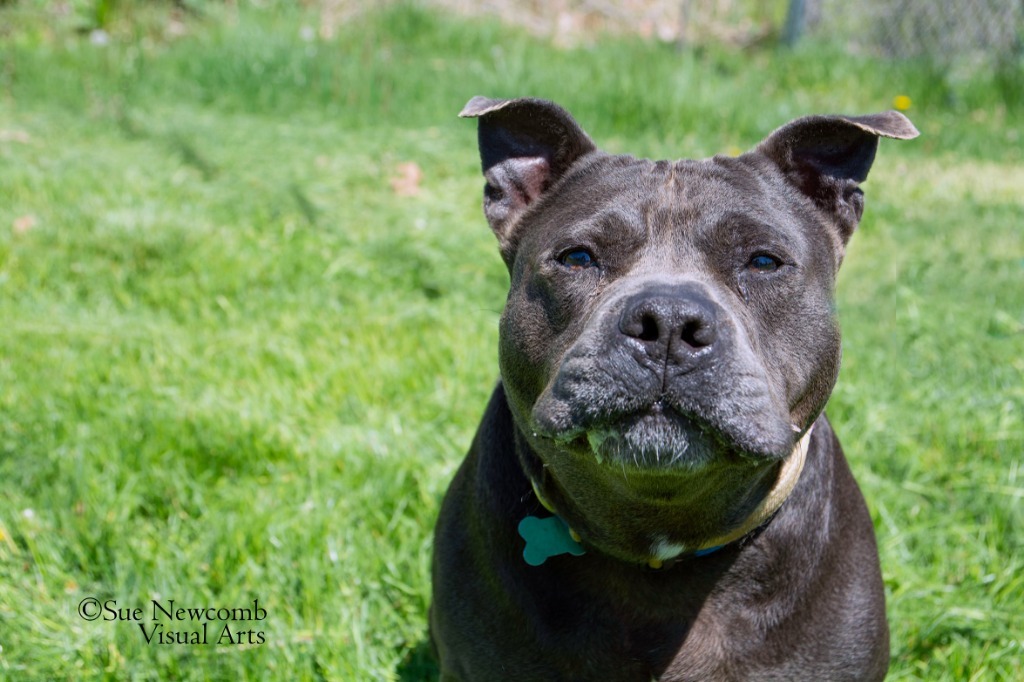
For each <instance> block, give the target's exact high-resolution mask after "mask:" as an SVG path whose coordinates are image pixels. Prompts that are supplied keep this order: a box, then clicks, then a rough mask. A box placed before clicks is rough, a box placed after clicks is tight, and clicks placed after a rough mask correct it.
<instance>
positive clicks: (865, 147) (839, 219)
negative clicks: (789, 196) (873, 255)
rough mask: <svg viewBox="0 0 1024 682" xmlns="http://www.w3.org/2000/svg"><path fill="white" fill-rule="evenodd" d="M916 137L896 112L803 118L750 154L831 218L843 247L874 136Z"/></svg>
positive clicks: (858, 208) (856, 213)
mask: <svg viewBox="0 0 1024 682" xmlns="http://www.w3.org/2000/svg"><path fill="white" fill-rule="evenodd" d="M918 135H919V133H918V130H917V128H915V127H914V124H913V123H911V122H910V120H909V119H908V118H907V117H906V116H904V115H903V114H901V113H899V112H898V111H886V112H882V113H880V114H870V115H868V116H807V117H805V118H798V119H797V120H795V121H792V122H790V123H787V124H786V125H784V126H782V127H781V128H779V129H778V130H776V131H775V132H774V133H772V134H771V135H769V136H768V137H767V138H766V139H765V140H764V141H763V142H761V144H759V145H758V146H757V149H756V150H755V151H758V152H761V153H762V154H765V155H766V156H767V157H768V158H770V159H771V160H772V161H774V162H775V163H776V164H777V165H778V166H779V168H781V169H782V171H783V173H785V174H786V176H787V177H788V178H789V181H790V182H792V183H793V184H794V185H795V186H796V187H797V188H798V189H799V190H800V191H801V192H803V193H804V194H805V195H807V196H808V197H810V198H811V199H812V200H813V201H814V203H815V204H817V205H818V207H819V208H821V209H822V210H823V211H825V212H826V213H828V214H829V215H831V216H833V218H834V219H835V221H836V224H837V225H838V227H839V232H840V235H841V237H842V239H843V243H844V244H845V243H846V242H847V240H849V238H850V235H852V234H853V231H854V230H855V229H856V227H857V223H859V222H860V217H861V214H862V213H863V212H864V193H863V192H862V191H861V189H860V187H859V186H858V185H859V184H860V183H861V182H863V181H864V180H865V179H866V178H867V177H868V171H869V170H870V169H871V164H872V163H873V162H874V160H875V151H876V150H877V149H878V138H879V137H890V138H893V139H897V140H909V139H912V138H915V137H917V136H918Z"/></svg>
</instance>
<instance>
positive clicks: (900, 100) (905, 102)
mask: <svg viewBox="0 0 1024 682" xmlns="http://www.w3.org/2000/svg"><path fill="white" fill-rule="evenodd" d="M910 104H911V102H910V98H909V97H907V96H906V95H896V96H895V97H893V98H892V105H893V106H894V107H896V108H897V109H898V110H899V111H906V110H907V109H909V108H910Z"/></svg>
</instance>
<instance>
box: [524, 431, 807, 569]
mask: <svg viewBox="0 0 1024 682" xmlns="http://www.w3.org/2000/svg"><path fill="white" fill-rule="evenodd" d="M813 430H814V425H813V424H812V425H811V428H809V429H807V432H806V433H804V435H803V437H801V438H800V440H799V441H797V443H796V445H794V446H793V450H792V451H791V452H790V453H789V456H788V457H786V459H784V460H783V461H782V468H781V469H779V476H778V478H777V479H776V481H775V485H773V486H772V489H771V490H770V491H768V494H767V495H766V496H765V498H764V499H763V500H761V503H760V504H758V505H757V507H756V508H755V509H754V511H753V512H751V513H750V516H748V517H747V519H746V521H744V522H743V523H742V524H740V525H739V526H738V527H737V528H736V529H735V530H733V531H732V532H730V533H728V534H726V535H723V536H720V537H717V538H714V539H713V540H710V541H708V542H706V543H704V544H703V545H701V546H700V547H698V548H696V549H695V550H693V553H694V554H696V555H697V556H703V555H705V554H710V553H712V552H714V551H715V550H717V549H720V548H722V547H725V546H726V545H728V544H731V543H733V542H736V541H737V540H739V539H740V538H742V537H743V536H745V535H747V534H748V533H751V532H752V531H754V530H755V529H757V528H758V527H759V526H760V525H761V524H763V523H764V522H765V521H767V520H768V519H770V518H771V517H772V515H773V514H774V513H775V512H777V511H778V510H779V508H780V507H781V506H782V503H783V502H785V501H786V499H787V498H789V495H790V493H792V492H793V488H795V487H796V484H797V481H798V480H800V472H802V471H803V469H804V463H805V462H806V461H807V450H808V448H809V447H810V443H811V432H812V431H813ZM530 483H531V484H532V485H533V493H534V495H536V496H537V501H538V502H540V503H541V505H542V506H543V507H544V508H545V509H547V510H548V511H549V512H551V513H552V514H555V515H556V516H557V515H558V512H556V511H555V509H554V507H553V506H552V505H551V503H550V502H548V501H547V500H546V499H544V496H543V495H541V493H540V487H539V486H538V485H537V482H536V481H534V480H532V479H531V480H530ZM563 523H564V522H563ZM568 532H569V535H570V536H571V537H572V539H573V541H575V542H577V543H578V542H580V536H579V535H578V534H577V533H576V532H575V531H574V530H573V529H572V528H568ZM647 564H648V565H649V566H650V567H651V568H661V567H662V565H663V561H662V559H660V558H658V557H652V558H651V559H650V560H649V561H648V562H647Z"/></svg>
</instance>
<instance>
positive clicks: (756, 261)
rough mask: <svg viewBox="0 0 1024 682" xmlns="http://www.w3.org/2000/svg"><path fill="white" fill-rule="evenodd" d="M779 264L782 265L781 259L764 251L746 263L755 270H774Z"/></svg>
mask: <svg viewBox="0 0 1024 682" xmlns="http://www.w3.org/2000/svg"><path fill="white" fill-rule="evenodd" d="M780 265H782V261H780V260H779V259H778V258H776V257H775V256H769V255H768V254H766V253H759V254H757V255H756V256H754V257H753V258H751V259H750V262H749V263H747V267H748V268H750V269H751V270H754V271H755V272H775V271H776V270H778V269H779V266H780Z"/></svg>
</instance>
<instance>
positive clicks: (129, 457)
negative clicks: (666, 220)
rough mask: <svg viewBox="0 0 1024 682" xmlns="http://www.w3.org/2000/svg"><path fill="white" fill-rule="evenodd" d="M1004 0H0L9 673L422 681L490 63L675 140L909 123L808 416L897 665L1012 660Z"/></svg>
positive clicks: (916, 668) (475, 374)
mask: <svg viewBox="0 0 1024 682" xmlns="http://www.w3.org/2000/svg"><path fill="white" fill-rule="evenodd" d="M1022 26H1024V5H1022V4H1021V3H1020V2H1016V1H1013V2H1011V1H1010V0H1003V1H1002V2H996V1H994V0H963V1H960V2H952V1H945V0H888V1H886V0H865V1H864V2H860V3H851V2H840V1H839V0H771V1H767V2H755V1H753V0H716V1H713V2H697V1H696V0H677V1H675V2H668V1H662V0H650V1H648V2H645V1H643V0H635V1H633V0H631V1H627V2H611V1H610V0H577V1H569V0H556V1H552V2H543V3H542V2H522V3H511V2H501V1H499V0H483V1H481V2H473V3H471V2H464V1H463V0H436V1H433V2H432V1H428V0H420V1H418V2H417V1H410V0H401V1H397V0H396V1H394V2H374V3H370V2H357V1H355V0H306V1H300V2H285V1H284V0H223V1H217V0H152V1H148V2H147V1H143V0H65V1H56V0H0V679H11V680H54V679H74V680H108V679H109V680H122V679H133V680H147V679H154V680H155V679H181V680H210V679H225V680H227V679H230V680H236V679H260V680H263V679H284V680H396V679H397V680H429V679H435V678H436V676H437V671H436V667H435V666H434V664H433V662H432V661H431V658H430V654H429V646H428V644H427V631H426V613H427V608H428V606H429V601H430V552H431V547H432V540H431V534H432V530H433V524H434V520H435V518H436V514H437V508H438V505H439V502H440V499H441V496H442V495H443V493H444V490H445V489H446V487H447V484H448V481H449V480H450V479H451V477H452V475H453V474H454V472H455V470H456V468H457V466H458V465H459V463H460V461H461V458H462V456H463V453H464V452H465V450H466V448H467V447H468V444H469V442H470V440H471V438H472V435H473V432H474V430H475V428H476V424H477V423H478V421H479V418H480V415H481V413H482V411H483V407H484V405H485V403H486V400H487V397H488V396H489V394H490V392H491V390H492V388H493V386H494V382H495V381H496V380H497V357H496V339H497V321H498V316H499V315H500V312H501V308H502V305H503V301H504V297H505V293H506V288H507V284H508V276H507V274H506V271H505V269H504V266H503V264H502V262H501V259H500V258H499V257H498V254H497V249H496V245H495V243H494V239H493V237H492V235H491V234H490V232H489V230H488V228H487V226H486V223H485V221H484V220H483V217H482V215H481V212H480V196H481V188H482V184H483V180H482V178H481V177H480V168H479V159H478V155H477V149H476V132H475V125H474V124H473V123H472V122H470V121H465V120H459V119H458V118H457V117H456V114H457V112H458V111H459V110H460V109H461V107H462V106H463V104H464V103H465V102H466V101H467V100H468V99H469V98H470V97H472V96H474V95H478V94H483V95H488V96H493V97H515V96H523V95H530V96H538V97H546V98H549V99H554V100H556V101H558V102H559V103H560V104H562V105H563V106H565V107H566V108H568V109H569V110H570V111H572V112H573V114H574V115H575V116H576V118H577V119H578V120H579V122H580V123H581V125H582V126H583V127H584V128H585V129H586V130H587V131H588V133H590V135H591V136H592V137H593V138H594V140H595V141H596V142H597V143H598V145H599V146H601V147H602V148H604V149H606V150H608V151H610V152H613V153H630V154H635V155H644V156H654V157H662V158H666V157H667V158H678V157H698V158H699V157H705V156H710V155H713V154H728V155H736V154H739V153H741V152H742V151H744V150H746V149H749V148H750V147H751V146H753V145H755V144H756V143H757V142H758V141H759V140H760V139H762V138H763V137H764V136H766V135H767V134H768V133H769V132H770V131H771V130H773V129H774V128H776V127H777V126H780V125H782V124H784V123H785V122H787V121H788V120H790V119H792V118H795V117H797V116H801V115H805V114H810V113H850V114H859V113H870V112H875V111H881V110H886V109H899V110H901V111H903V112H904V113H905V114H906V115H907V116H909V117H910V118H911V119H912V120H913V121H914V123H915V124H916V125H917V127H918V128H919V129H920V130H921V132H922V135H921V137H920V138H918V139H917V140H914V141H911V142H901V143H898V144H897V143H894V142H891V141H888V140H883V141H882V143H881V145H880V149H879V153H878V157H877V159H876V163H875V167H874V168H873V169H872V171H871V176H870V178H869V180H868V181H867V182H866V183H865V185H864V190H865V193H866V206H867V208H866V212H865V217H864V220H863V222H862V223H861V225H860V227H859V229H858V231H857V233H856V234H855V235H854V237H853V240H852V242H851V245H850V248H849V251H848V254H847V257H846V262H845V263H844V266H843V270H842V272H841V277H840V282H839V294H838V308H839V315H840V320H841V323H842V326H843V333H844V357H843V371H842V375H841V378H840V382H839V385H838V386H837V388H836V391H835V393H834V395H833V398H832V401H831V402H830V405H829V408H828V411H829V415H830V418H831V419H832V422H833V425H834V427H835V429H836V431H837V432H838V433H839V434H840V437H841V438H842V439H843V442H844V444H845V447H846V451H847V454H848V457H849V459H850V461H851V465H852V467H853V470H854V473H855V475H856V476H857V478H858V480H859V482H860V484H861V487H862V488H863V490H864V492H865V496H866V498H867V500H868V504H869V507H870V509H871V513H872V516H873V519H874V521H875V527H876V532H877V535H878V540H879V548H880V553H881V556H882V566H883V573H884V575H885V579H886V590H887V597H888V604H889V617H890V623H891V628H892V668H891V673H890V678H889V679H893V680H918V679H919V680H1020V679H1024V641H1022V633H1024V610H1022V609H1021V604H1024V552H1022V546H1024V538H1022V535H1021V531H1020V529H1021V528H1022V527H1024V508H1022V500H1024V471H1022V467H1021V459H1022V453H1024V287H1022V286H1021V284H1022V282H1024V229H1022V225H1024V193H1022V188H1024V142H1022V140H1021V134H1022V130H1024V52H1022V43H1021V35H1022V34H1021V29H1022ZM93 598H95V599H99V600H100V601H101V602H102V601H108V600H109V601H111V602H112V603H115V604H116V605H117V607H119V608H139V607H141V608H143V609H144V616H143V620H142V622H141V623H140V622H136V621H131V620H124V619H122V620H116V619H115V620H110V621H108V620H105V619H103V618H100V619H97V620H89V619H88V618H87V617H83V615H82V614H80V612H79V606H80V604H82V603H83V600H87V599H93ZM153 600H158V601H160V602H161V603H166V602H167V601H168V600H174V601H175V603H176V605H178V606H182V607H195V608H199V607H209V606H213V607H226V608H241V607H247V606H251V605H252V604H253V601H254V600H256V601H258V604H259V606H260V607H261V608H263V609H265V610H266V615H265V618H261V619H259V620H253V621H234V620H228V621H225V620H218V619H214V620H213V622H206V623H205V627H204V622H205V621H204V620H203V619H193V618H185V619H183V620H177V621H171V620H166V619H164V620H160V619H155V618H154V617H153V613H152V607H151V604H152V601H153ZM85 615H86V616H88V613H86V614H85ZM140 625H141V626H144V627H140ZM156 625H161V626H162V631H163V632H165V633H171V634H167V640H166V642H164V643H161V642H160V640H159V638H157V639H152V634H153V632H154V628H155V627H156ZM225 627H228V629H229V630H230V632H229V635H228V636H227V637H226V638H225V637H224V635H223V631H224V628H225ZM243 632H253V633H256V632H258V633H260V634H261V635H262V637H261V638H257V637H254V636H247V635H246V636H243V635H241V634H240V633H243ZM173 633H179V635H182V636H181V637H180V638H179V637H178V636H177V635H174V634H173ZM200 633H202V634H204V637H205V640H204V641H193V640H194V639H196V638H198V637H199V634H200ZM147 635H149V637H147ZM182 639H183V640H184V642H182V641H181V640H182ZM260 639H261V640H262V641H254V640H260Z"/></svg>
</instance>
